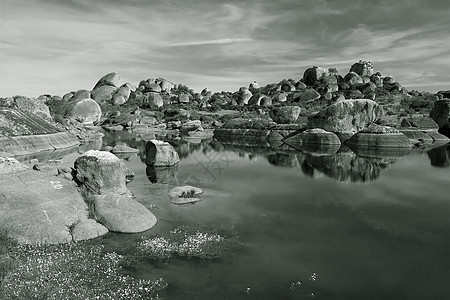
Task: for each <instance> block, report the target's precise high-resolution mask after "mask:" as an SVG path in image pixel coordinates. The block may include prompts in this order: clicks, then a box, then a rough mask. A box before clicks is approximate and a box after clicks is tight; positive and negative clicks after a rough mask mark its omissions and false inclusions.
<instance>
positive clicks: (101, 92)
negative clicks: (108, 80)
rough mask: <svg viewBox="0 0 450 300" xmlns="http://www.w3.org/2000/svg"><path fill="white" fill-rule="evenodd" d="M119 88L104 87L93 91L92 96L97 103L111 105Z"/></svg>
mask: <svg viewBox="0 0 450 300" xmlns="http://www.w3.org/2000/svg"><path fill="white" fill-rule="evenodd" d="M116 91H117V88H116V87H115V86H111V85H103V86H99V87H97V88H95V89H94V90H92V93H91V96H92V99H94V100H95V101H96V102H97V103H99V104H100V103H110V102H111V101H112V99H113V97H114V94H115V93H116Z"/></svg>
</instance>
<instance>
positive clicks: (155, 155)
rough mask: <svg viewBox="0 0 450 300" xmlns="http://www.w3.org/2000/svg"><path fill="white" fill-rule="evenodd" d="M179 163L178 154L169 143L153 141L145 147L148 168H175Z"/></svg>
mask: <svg viewBox="0 0 450 300" xmlns="http://www.w3.org/2000/svg"><path fill="white" fill-rule="evenodd" d="M179 161H180V157H179V156H178V152H177V151H176V150H175V149H174V148H173V146H172V145H171V144H169V143H167V142H163V141H158V140H151V141H148V142H147V144H146V145H145V163H146V164H147V165H148V166H153V167H166V166H173V165H176V164H177V163H178V162H179Z"/></svg>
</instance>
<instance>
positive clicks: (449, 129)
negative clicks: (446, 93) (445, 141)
mask: <svg viewBox="0 0 450 300" xmlns="http://www.w3.org/2000/svg"><path fill="white" fill-rule="evenodd" d="M430 117H431V118H432V119H433V120H434V121H435V122H436V123H437V124H438V126H439V130H440V132H442V133H443V134H445V135H446V136H448V137H450V100H449V99H445V100H438V101H436V102H435V103H434V106H433V108H432V109H431V111H430Z"/></svg>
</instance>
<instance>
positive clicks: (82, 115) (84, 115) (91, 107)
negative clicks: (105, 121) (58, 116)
mask: <svg viewBox="0 0 450 300" xmlns="http://www.w3.org/2000/svg"><path fill="white" fill-rule="evenodd" d="M101 116H102V109H101V108H100V105H99V104H98V103H97V102H96V101H94V100H92V99H79V100H75V101H70V102H69V103H67V105H66V107H65V109H64V117H66V118H73V119H76V120H78V121H80V122H82V123H95V122H98V121H100V118H101Z"/></svg>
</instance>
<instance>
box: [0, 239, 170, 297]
mask: <svg viewBox="0 0 450 300" xmlns="http://www.w3.org/2000/svg"><path fill="white" fill-rule="evenodd" d="M0 242H1V243H0V279H1V282H0V283H1V285H0V299H1V300H6V299H8V300H15V299H17V300H19V299H20V300H23V299H27V300H34V299H36V300H38V299H39V300H44V299H55V300H56V299H67V300H72V299H73V300H79V299H99V300H100V299H102V300H103V299H104V300H107V299H108V300H109V299H111V300H112V299H114V300H119V299H124V300H125V299H160V296H159V293H160V292H161V290H163V289H164V288H165V287H166V285H167V284H166V282H165V281H164V280H163V279H154V280H137V279H134V278H132V277H130V276H126V275H123V274H122V273H121V268H122V267H121V263H122V260H123V256H121V255H118V254H116V253H114V252H113V253H103V247H102V246H101V245H96V246H90V245H87V244H85V243H74V244H63V245H46V246H44V245H38V246H30V245H26V246H24V245H21V246H19V245H15V244H14V243H13V242H11V241H10V240H9V239H8V238H7V237H6V235H5V234H4V233H1V235H0ZM4 242H5V243H4Z"/></svg>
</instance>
